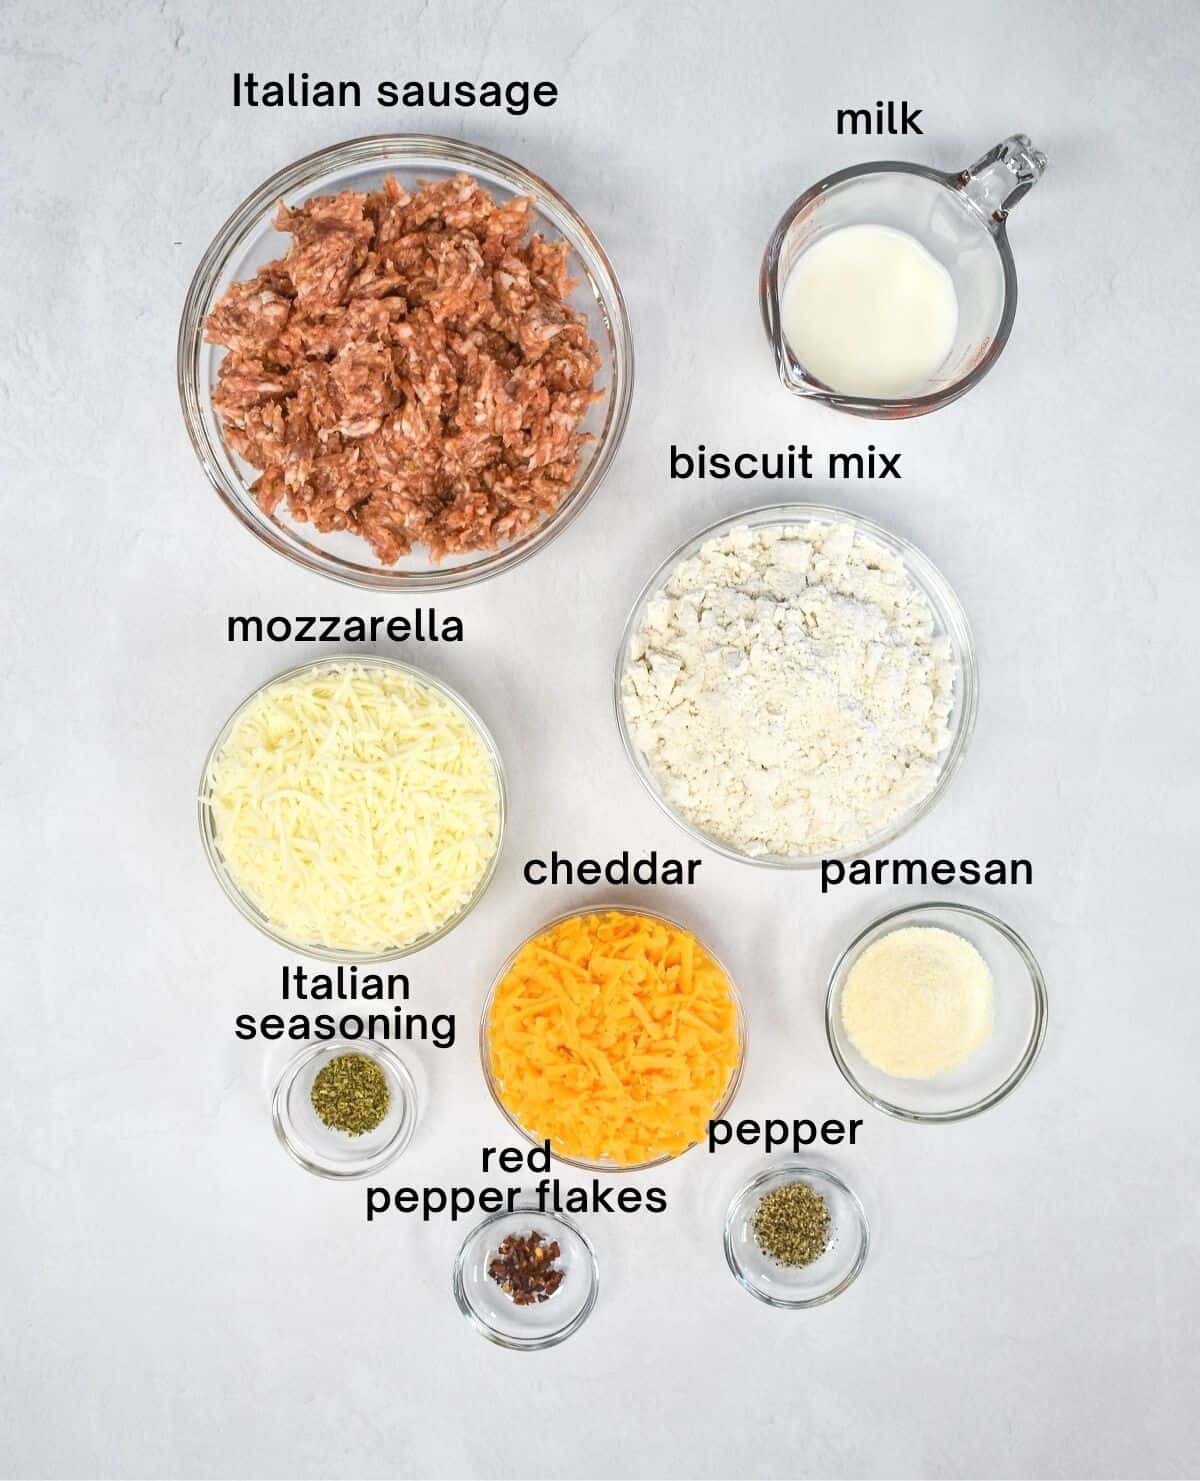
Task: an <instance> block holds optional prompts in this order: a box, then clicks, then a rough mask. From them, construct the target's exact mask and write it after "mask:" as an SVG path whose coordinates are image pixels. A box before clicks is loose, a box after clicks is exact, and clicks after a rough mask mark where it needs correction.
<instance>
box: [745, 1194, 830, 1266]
mask: <svg viewBox="0 0 1200 1481" xmlns="http://www.w3.org/2000/svg"><path fill="white" fill-rule="evenodd" d="M753 1228H754V1237H755V1239H757V1240H758V1247H759V1249H761V1250H762V1252H763V1254H764V1255H766V1256H767V1257H768V1258H769V1259H771V1260H775V1261H777V1262H778V1263H779V1264H780V1265H791V1266H799V1265H811V1264H812V1262H813V1261H814V1260H816V1259H818V1258H819V1257H820V1256H821V1255H823V1254H824V1253H825V1250H826V1247H827V1246H828V1244H829V1208H828V1205H827V1204H826V1202H825V1200H824V1199H823V1198H822V1197H821V1195H820V1194H819V1193H818V1192H816V1190H815V1189H813V1188H810V1187H809V1186H808V1184H807V1183H784V1184H783V1186H782V1187H779V1188H772V1189H771V1191H770V1192H769V1193H764V1194H763V1196H762V1198H760V1199H759V1203H758V1208H757V1209H756V1210H755V1213H754V1225H753Z"/></svg>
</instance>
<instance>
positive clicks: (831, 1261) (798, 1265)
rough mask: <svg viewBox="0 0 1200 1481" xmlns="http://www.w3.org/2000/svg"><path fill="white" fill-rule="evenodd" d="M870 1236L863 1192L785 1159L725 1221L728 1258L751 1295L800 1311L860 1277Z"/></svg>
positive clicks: (741, 1196)
mask: <svg viewBox="0 0 1200 1481" xmlns="http://www.w3.org/2000/svg"><path fill="white" fill-rule="evenodd" d="M869 1244H870V1233H869V1230H868V1227H867V1215H866V1212H865V1210H864V1209H863V1206H862V1204H861V1203H860V1202H859V1199H858V1197H857V1195H856V1194H855V1193H854V1192H852V1190H851V1189H850V1188H848V1187H847V1186H846V1184H845V1183H844V1182H842V1180H841V1178H839V1177H837V1176H836V1175H835V1174H834V1173H831V1172H826V1171H824V1170H823V1169H821V1168H816V1167H807V1166H805V1165H804V1164H803V1163H800V1162H794V1161H786V1162H781V1163H779V1164H777V1165H773V1166H771V1167H769V1168H766V1169H765V1170H764V1171H762V1172H760V1173H759V1174H758V1175H757V1176H756V1177H753V1178H751V1179H750V1181H749V1182H748V1183H747V1184H746V1185H745V1186H744V1187H743V1188H742V1189H741V1190H740V1192H738V1194H737V1195H736V1196H735V1197H734V1199H733V1201H732V1202H731V1203H730V1205H729V1212H728V1213H727V1214H726V1216H725V1259H726V1260H727V1261H728V1264H729V1269H730V1270H731V1271H732V1273H733V1275H734V1276H735V1277H736V1279H737V1280H738V1281H739V1283H740V1284H741V1285H743V1286H744V1287H745V1288H746V1290H748V1291H749V1292H750V1294H751V1295H752V1296H757V1297H758V1299H759V1300H760V1301H765V1302H766V1304H767V1305H768V1306H778V1307H783V1308H786V1309H796V1310H798V1309H801V1308H803V1307H807V1306H821V1305H823V1304H824V1303H825V1302H826V1301H832V1300H833V1298H834V1297H835V1296H840V1295H841V1293H842V1292H843V1291H844V1290H845V1289H846V1287H847V1286H849V1285H850V1284H851V1283H852V1282H853V1281H854V1279H855V1278H856V1277H857V1275H858V1273H859V1271H860V1270H861V1269H862V1268H863V1265H864V1264H865V1262H866V1258H867V1249H868V1246H869Z"/></svg>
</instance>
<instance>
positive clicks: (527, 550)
mask: <svg viewBox="0 0 1200 1481" xmlns="http://www.w3.org/2000/svg"><path fill="white" fill-rule="evenodd" d="M422 158H424V159H430V158H432V159H433V160H435V161H436V162H437V163H438V164H452V165H457V166H459V167H461V168H463V169H466V170H467V171H468V172H469V171H470V170H471V169H478V170H483V171H487V172H490V173H492V174H494V175H496V176H498V177H500V178H502V179H503V180H504V181H505V182H506V184H508V185H510V186H511V188H512V189H513V191H514V193H516V194H528V195H532V196H533V198H534V202H535V205H536V206H537V208H538V210H539V211H541V212H542V214H543V215H545V216H547V217H548V219H549V220H550V221H551V222H552V223H553V225H554V227H555V229H556V230H557V231H558V232H559V233H560V235H561V236H562V237H563V238H564V239H565V240H567V242H568V243H569V245H570V247H571V249H572V252H573V253H574V255H575V258H576V259H577V260H578V262H579V264H580V266H581V267H582V268H583V270H584V271H583V278H584V280H585V281H586V282H587V283H588V284H589V286H590V288H591V290H592V292H593V294H594V296H595V299H596V303H597V307H598V310H599V311H600V313H601V314H602V317H603V319H604V322H605V326H606V328H607V330H608V333H609V337H610V342H611V343H610V350H611V353H610V360H611V365H610V368H609V383H610V384H609V387H608V391H607V395H608V397H609V399H610V402H611V409H610V416H609V422H608V426H607V429H606V432H605V433H604V434H603V435H602V436H601V438H600V441H599V445H598V447H597V451H596V455H595V457H594V458H593V460H592V462H591V464H590V465H589V466H588V468H587V469H586V471H585V473H584V475H583V477H582V478H581V479H579V480H578V481H577V483H576V484H575V485H574V486H573V488H572V489H571V491H570V492H569V493H568V494H567V495H566V496H565V497H564V499H563V501H562V503H560V504H559V506H558V508H556V509H555V510H553V511H552V512H551V513H550V514H549V515H547V516H546V518H545V519H543V521H542V522H541V524H539V525H538V526H536V527H535V528H534V529H533V530H532V531H530V532H529V534H528V536H527V537H526V538H524V539H523V540H521V541H519V542H517V543H515V544H512V545H509V546H502V547H501V548H499V549H497V550H493V551H489V552H482V553H481V559H480V560H478V561H476V562H474V563H473V564H471V565H468V566H458V567H447V568H438V567H434V568H432V569H430V570H425V571H398V570H396V569H395V568H393V567H388V566H383V565H379V566H377V567H371V566H367V565H363V566H361V567H360V566H356V565H352V564H350V563H348V562H346V561H344V560H342V559H341V558H339V557H336V556H331V555H325V554H322V553H316V552H315V547H314V548H312V549H310V548H309V547H308V546H307V545H306V544H305V543H304V542H302V541H300V539H299V537H298V536H297V537H295V540H296V543H293V541H292V540H289V539H286V538H284V536H283V535H282V534H281V533H280V532H279V529H278V528H277V527H276V526H275V525H274V524H273V523H272V522H270V521H269V520H267V519H266V518H265V517H264V516H261V514H256V513H254V512H252V511H251V509H250V507H249V505H250V504H253V502H254V501H253V495H251V494H250V493H249V490H248V488H247V487H246V485H245V484H244V482H242V481H240V480H239V483H238V487H236V488H235V487H233V486H232V483H231V481H230V480H228V478H227V475H226V473H225V470H224V468H223V467H222V465H221V456H220V450H219V449H218V448H217V446H216V445H215V444H214V442H213V440H212V438H211V437H210V435H209V429H208V427H207V426H206V424H205V419H204V414H203V410H202V407H203V404H204V401H205V399H206V393H205V392H204V390H203V377H202V376H201V373H200V357H201V355H202V353H203V351H204V348H205V342H204V321H205V319H206V318H207V315H208V311H209V309H210V307H211V305H212V302H213V297H214V294H215V292H216V290H217V287H218V285H219V283H220V280H221V276H222V274H223V272H224V269H225V267H226V265H227V263H228V261H229V258H230V256H231V255H232V253H233V251H234V250H235V249H236V248H237V247H238V246H239V245H240V244H241V243H242V242H243V241H244V240H245V239H246V238H247V236H248V235H249V234H250V233H251V232H252V231H253V230H254V229H255V228H256V226H257V225H258V224H259V222H260V219H261V217H262V216H263V214H264V212H265V211H266V210H268V209H269V208H270V207H271V206H272V205H273V204H274V202H275V201H276V200H278V199H279V197H280V196H283V195H286V194H288V193H289V192H291V191H293V190H297V189H300V188H302V187H304V186H306V185H311V184H313V183H314V182H316V181H317V180H319V179H321V178H322V177H323V176H324V175H326V174H328V173H330V171H332V170H334V169H338V168H350V167H352V166H355V165H364V164H371V163H378V165H379V166H380V168H386V167H387V165H388V164H389V162H394V163H395V164H396V167H397V168H400V169H402V168H404V166H405V165H406V164H412V163H413V162H414V161H416V162H418V163H419V161H420V160H421V159H422ZM597 284H599V289H602V292H601V291H599V290H598V288H597ZM633 379H634V357H633V337H632V334H631V332H630V327H629V311H628V308H627V306H626V303H625V299H624V295H623V294H622V292H621V286H620V283H619V281H618V279H617V275H616V273H615V271H614V270H613V266H612V263H611V262H610V261H609V258H608V255H607V253H606V252H605V250H604V248H603V247H602V246H601V244H600V242H599V239H598V238H597V237H596V235H595V233H594V232H593V231H592V229H591V228H590V227H589V226H588V225H587V223H586V222H585V221H584V219H583V217H582V216H581V215H580V214H579V212H578V211H576V210H575V208H574V207H573V206H572V205H571V204H570V202H569V201H567V200H566V199H565V198H564V197H563V196H562V195H560V194H559V192H558V191H557V190H555V189H554V187H553V186H552V185H549V184H548V183H547V182H546V181H545V180H543V179H542V178H541V176H540V175H536V174H534V173H533V171H531V170H528V169H526V168H525V166H524V165H521V164H518V163H517V162H516V161H515V160H512V159H509V158H508V157H507V156H505V155H502V154H499V153H497V152H496V151H494V150H491V149H485V148H484V147H482V146H481V145H478V144H470V143H467V142H466V141H465V140H461V139H453V138H449V137H447V136H444V135H440V134H367V135H362V136H359V137H356V138H352V139H344V140H342V141H341V142H339V143H336V144H331V145H328V146H326V147H325V148H323V149H318V150H315V151H313V152H312V153H310V154H306V155H303V156H302V157H301V158H300V159H298V160H295V161H294V162H293V163H292V164H289V165H285V166H284V167H283V168H282V169H280V170H277V171H275V173H274V174H273V175H271V176H269V177H268V178H267V179H266V180H264V181H263V182H262V184H260V185H258V186H257V187H256V188H255V189H254V190H252V191H251V192H250V194H249V195H247V196H246V197H245V199H244V200H243V201H242V202H241V204H240V205H239V206H237V207H236V208H235V209H234V211H233V212H232V213H231V214H230V215H229V216H228V217H227V219H226V220H225V222H224V223H223V224H222V226H221V227H220V228H219V229H218V231H217V232H216V234H215V236H214V237H213V239H212V241H211V242H210V243H209V245H208V246H207V248H206V249H205V251H204V253H203V255H202V256H201V258H200V261H199V263H198V264H197V267H196V270H195V272H194V273H193V275H192V279H191V282H190V284H189V286H188V290H187V293H186V295H185V297H184V304H183V311H182V314H181V316H180V322H179V333H178V337H177V341H176V381H177V388H178V393H179V403H180V407H181V410H182V412H183V420H184V425H185V426H186V428H187V432H188V437H189V440H190V441H191V444H192V448H193V450H194V451H195V453H196V456H197V458H198V460H199V462H200V466H201V467H202V468H203V470H204V473H205V476H206V477H207V479H208V481H209V483H210V484H211V486H212V487H213V489H214V490H215V491H216V493H217V494H218V496H219V497H220V499H221V501H222V503H223V504H224V505H225V507H226V508H227V509H228V510H229V511H230V512H231V513H232V514H233V516H234V517H235V518H236V519H237V521H238V522H239V524H241V525H242V526H243V527H244V528H246V529H248V530H250V531H251V533H252V534H254V535H255V536H256V537H257V538H258V539H259V540H260V541H261V542H262V543H263V544H264V545H266V546H267V547H268V548H269V549H271V550H274V551H275V552H276V553H277V554H280V555H283V556H286V557H287V559H289V560H291V561H292V562H294V563H295V564H296V565H299V566H302V567H304V568H305V569H306V570H309V571H313V572H314V573H316V574H317V575H319V576H325V577H327V578H328V579H330V580H333V581H338V582H341V583H342V584H343V585H345V586H353V587H357V588H359V589H364V590H370V591H385V592H392V593H403V592H420V591H445V590H451V589H454V588H456V587H463V586H470V585H473V584H474V583H475V582H478V581H485V580H488V579H489V578H491V577H493V576H498V575H499V574H500V573H501V572H502V571H507V570H511V569H512V568H513V567H514V566H518V565H520V564H521V563H522V562H523V561H525V560H527V559H528V558H529V557H530V556H532V555H534V554H535V553H536V552H537V551H539V550H541V549H543V548H544V547H545V546H546V545H548V544H549V543H550V541H551V540H553V539H554V538H556V537H557V536H558V535H559V534H561V533H562V531H563V530H565V529H566V528H567V526H568V525H570V524H571V523H572V522H573V520H574V519H575V518H576V517H577V516H578V515H579V514H580V513H581V511H582V510H583V508H584V507H585V506H586V505H587V504H588V503H589V502H590V501H591V498H592V496H593V495H594V494H595V493H596V491H597V489H598V488H599V487H600V485H601V484H602V483H603V482H604V480H605V478H606V477H607V476H608V473H609V471H610V469H611V467H612V463H613V461H614V459H615V458H616V455H617V452H618V450H619V448H620V445H621V441H622V439H623V437H624V434H625V428H626V424H627V422H628V420H629V409H630V404H631V401H632V396H633ZM255 508H257V506H255Z"/></svg>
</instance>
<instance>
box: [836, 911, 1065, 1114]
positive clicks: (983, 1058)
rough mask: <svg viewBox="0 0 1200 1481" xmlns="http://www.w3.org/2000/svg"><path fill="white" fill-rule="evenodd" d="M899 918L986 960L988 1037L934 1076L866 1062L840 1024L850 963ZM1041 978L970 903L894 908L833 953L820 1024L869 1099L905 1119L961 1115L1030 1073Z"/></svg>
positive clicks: (1009, 932) (1018, 942)
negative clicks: (944, 935)
mask: <svg viewBox="0 0 1200 1481" xmlns="http://www.w3.org/2000/svg"><path fill="white" fill-rule="evenodd" d="M902 926H937V927H940V928H941V929H942V930H946V931H953V932H954V933H955V934H956V935H959V936H963V937H965V938H966V939H967V940H968V941H969V942H970V943H971V944H972V946H974V947H975V948H976V950H977V951H978V952H979V954H980V956H982V957H983V959H984V961H985V962H986V963H987V964H988V966H989V967H990V968H991V972H992V981H993V991H994V995H995V996H994V1013H995V1020H994V1024H993V1028H992V1034H991V1037H990V1038H989V1039H988V1041H987V1043H986V1044H984V1045H983V1046H982V1047H981V1048H980V1049H979V1050H977V1051H976V1053H975V1054H973V1055H972V1056H971V1058H970V1059H968V1060H967V1061H966V1063H965V1064H962V1065H960V1066H959V1067H958V1068H957V1069H954V1070H948V1071H946V1072H945V1073H944V1074H941V1075H936V1076H934V1078H933V1079H931V1080H903V1079H898V1078H897V1077H896V1076H894V1075H888V1074H885V1073H884V1071H883V1070H879V1069H876V1068H875V1066H874V1065H872V1064H869V1063H868V1062H867V1061H866V1060H865V1059H864V1058H863V1057H862V1055H861V1054H860V1053H859V1052H858V1050H857V1049H856V1048H855V1047H854V1044H853V1043H852V1042H851V1039H850V1036H849V1034H847V1032H846V1030H845V1027H844V1026H843V1024H842V993H843V992H844V991H845V987H846V981H847V978H848V977H849V975H850V971H851V968H852V967H853V966H854V963H855V962H856V961H857V960H858V958H859V957H860V956H861V955H862V953H863V952H864V951H865V950H866V949H867V947H868V946H871V945H872V944H873V943H874V942H876V941H878V940H879V939H880V938H881V937H883V936H886V935H888V934H889V933H890V932H892V931H896V930H899V929H900V928H901V927H902ZM1046 1017H1047V1003H1046V983H1045V980H1044V979H1043V977H1042V971H1041V968H1040V967H1039V966H1038V964H1037V960H1036V958H1035V957H1034V955H1033V953H1032V952H1031V951H1030V949H1029V947H1028V946H1026V944H1025V942H1024V941H1023V940H1022V939H1021V937H1020V936H1018V935H1017V933H1016V931H1014V930H1013V929H1012V927H1011V926H1006V925H1005V924H1004V922H1003V921H1002V920H998V919H997V917H996V916H994V915H989V914H988V913H987V911H985V910H979V909H977V908H976V907H975V906H973V905H953V904H949V903H930V904H927V905H913V906H909V907H907V908H905V909H903V910H893V911H891V912H890V913H889V914H887V915H885V916H881V917H880V919H879V920H877V921H875V922H874V923H873V924H872V925H869V926H868V927H867V928H866V930H865V931H862V932H860V933H859V935H857V936H856V937H855V938H854V940H853V941H851V943H850V945H849V946H848V947H847V948H846V950H845V951H844V952H843V953H842V954H841V956H840V957H839V958H838V961H837V964H836V966H835V967H834V969H833V972H832V973H831V975H830V978H829V990H828V992H827V993H826V995H825V1032H826V1034H827V1036H828V1038H829V1047H830V1049H831V1050H832V1051H833V1057H834V1059H835V1060H836V1061H837V1066H838V1069H840V1070H841V1072H842V1074H843V1075H845V1077H846V1079H847V1080H848V1081H849V1082H850V1084H851V1085H852V1086H853V1087H854V1089H855V1090H857V1091H858V1093H859V1095H861V1096H862V1098H863V1099H864V1100H865V1101H869V1102H870V1104H871V1105H873V1106H875V1107H877V1108H878V1109H879V1110H881V1111H886V1112H887V1114H888V1115H889V1116H896V1117H899V1119H900V1120H902V1121H962V1120H965V1119H966V1117H968V1116H975V1115H978V1114H979V1112H980V1111H986V1110H987V1108H988V1107H989V1106H994V1105H997V1104H998V1103H999V1102H1000V1101H1002V1100H1003V1099H1004V1098H1005V1096H1006V1095H1009V1094H1010V1093H1011V1092H1012V1091H1013V1090H1014V1089H1015V1088H1016V1087H1017V1086H1018V1085H1019V1084H1020V1083H1021V1081H1022V1080H1023V1079H1024V1078H1025V1076H1026V1075H1027V1074H1028V1073H1029V1070H1030V1067H1031V1066H1032V1064H1033V1062H1034V1060H1035V1059H1036V1058H1037V1057H1038V1052H1039V1051H1040V1049H1041V1047H1042V1041H1043V1040H1044V1039H1045V1037H1046Z"/></svg>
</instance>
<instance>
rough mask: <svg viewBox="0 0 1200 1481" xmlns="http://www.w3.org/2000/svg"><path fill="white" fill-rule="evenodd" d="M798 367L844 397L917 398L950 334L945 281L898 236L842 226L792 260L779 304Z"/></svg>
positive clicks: (953, 312)
mask: <svg viewBox="0 0 1200 1481" xmlns="http://www.w3.org/2000/svg"><path fill="white" fill-rule="evenodd" d="M780 315H781V324H782V328H783V333H784V337H785V338H786V340H787V342H788V345H789V346H790V348H791V351H792V354H793V355H794V356H795V357H796V359H797V360H798V361H799V362H800V364H801V365H802V366H803V367H804V369H805V370H806V371H807V372H808V373H809V374H810V375H813V376H815V377H816V378H817V380H819V381H823V382H824V383H825V385H827V386H828V387H829V388H830V389H831V390H833V391H838V392H841V393H842V394H843V395H845V396H874V397H887V398H895V397H902V396H917V395H921V394H922V393H923V392H925V391H926V390H927V389H928V382H929V380H930V378H931V377H932V376H933V375H934V374H936V372H937V370H938V368H939V366H940V365H941V364H942V362H943V361H944V360H945V358H946V356H947V355H948V354H949V353H950V349H951V347H952V345H953V344H954V336H955V332H956V331H957V328H958V299H957V297H956V295H955V292H954V283H953V281H952V280H951V277H950V274H949V273H948V272H947V271H946V269H945V268H944V267H943V266H942V264H941V263H940V262H939V261H938V260H937V258H936V257H934V256H933V255H932V254H931V253H930V252H929V251H927V249H926V248H925V247H923V246H922V245H921V243H920V242H918V241H917V239H916V237H913V236H910V235H909V234H908V232H906V231H897V230H896V228H895V227H891V226H873V225H863V226H843V227H840V228H839V229H838V230H836V231H831V232H829V233H828V234H827V235H825V236H822V237H818V239H817V240H816V241H815V242H814V243H813V244H812V246H811V247H808V248H807V249H806V250H805V251H804V252H802V253H801V254H800V256H799V258H798V259H797V260H796V264H795V266H794V267H793V268H792V271H791V273H790V274H789V276H788V279H787V282H786V283H785V285H784V289H783V297H782V300H781V304H780Z"/></svg>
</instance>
